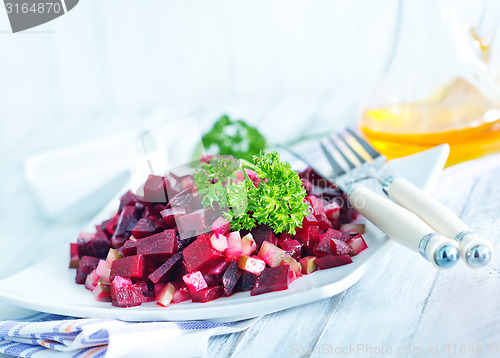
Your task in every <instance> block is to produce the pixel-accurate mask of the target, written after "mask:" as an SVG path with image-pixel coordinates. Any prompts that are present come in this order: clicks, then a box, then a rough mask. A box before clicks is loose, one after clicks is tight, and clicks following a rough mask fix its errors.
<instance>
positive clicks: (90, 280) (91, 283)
mask: <svg viewBox="0 0 500 358" xmlns="http://www.w3.org/2000/svg"><path fill="white" fill-rule="evenodd" d="M98 282H99V276H98V275H97V273H96V269H93V270H92V272H90V273H89V274H88V275H87V278H86V279H85V288H86V289H87V290H90V291H93V290H94V288H95V287H96V286H97V283H98Z"/></svg>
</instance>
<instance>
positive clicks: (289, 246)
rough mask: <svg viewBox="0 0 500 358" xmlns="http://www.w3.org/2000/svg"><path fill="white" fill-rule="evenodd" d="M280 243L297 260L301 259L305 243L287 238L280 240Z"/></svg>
mask: <svg viewBox="0 0 500 358" xmlns="http://www.w3.org/2000/svg"><path fill="white" fill-rule="evenodd" d="M279 245H280V247H281V248H282V249H283V250H285V252H286V253H287V255H290V256H291V257H293V258H294V259H295V260H298V259H300V256H301V253H302V247H303V246H304V244H302V243H300V242H298V241H297V240H294V239H289V238H285V239H280V240H279Z"/></svg>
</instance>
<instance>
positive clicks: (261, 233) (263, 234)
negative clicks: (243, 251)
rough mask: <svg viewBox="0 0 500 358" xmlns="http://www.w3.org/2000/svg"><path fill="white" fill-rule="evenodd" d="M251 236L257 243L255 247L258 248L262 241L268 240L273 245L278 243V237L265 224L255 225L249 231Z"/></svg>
mask: <svg viewBox="0 0 500 358" xmlns="http://www.w3.org/2000/svg"><path fill="white" fill-rule="evenodd" d="M251 233H252V237H253V239H254V240H255V243H256V244H257V249H260V246H261V245H262V243H263V242H264V241H269V242H270V243H271V244H273V245H277V244H278V238H277V237H276V236H275V235H274V232H273V229H271V228H270V227H269V226H267V225H263V224H261V225H257V226H256V227H254V228H253V229H252V231H251Z"/></svg>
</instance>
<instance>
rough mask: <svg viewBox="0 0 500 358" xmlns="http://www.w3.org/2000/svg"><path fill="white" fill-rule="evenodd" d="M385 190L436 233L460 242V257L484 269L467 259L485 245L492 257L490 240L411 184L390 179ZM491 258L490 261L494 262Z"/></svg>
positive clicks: (387, 180) (400, 179) (385, 185)
mask: <svg viewBox="0 0 500 358" xmlns="http://www.w3.org/2000/svg"><path fill="white" fill-rule="evenodd" d="M384 190H385V191H386V193H387V195H389V197H390V198H391V199H392V200H394V201H395V202H396V203H398V204H399V205H401V206H403V207H405V208H406V209H408V210H410V211H412V212H414V213H415V214H417V215H418V216H419V217H420V218H421V219H422V220H423V221H425V222H426V223H427V224H429V225H430V226H431V227H432V228H433V229H434V230H435V231H436V232H439V233H440V234H442V235H444V236H446V237H449V238H452V239H455V240H456V241H458V242H459V243H460V252H461V257H462V259H463V260H464V261H465V262H466V263H468V264H469V265H470V266H472V267H480V266H482V265H474V264H473V262H472V261H471V260H470V258H469V257H468V255H470V252H471V249H472V248H473V247H475V246H476V245H483V247H485V248H487V249H488V250H489V251H490V252H491V254H493V247H492V245H491V243H490V242H489V241H488V240H485V239H483V238H481V237H479V236H478V235H475V234H473V233H471V232H470V229H469V227H468V226H467V225H466V224H465V223H464V222H463V221H462V220H461V219H460V218H459V217H458V216H457V215H456V214H455V213H454V212H453V211H452V210H451V209H450V208H448V207H447V206H445V205H444V204H442V203H440V202H439V201H437V200H436V199H434V198H432V197H431V196H430V195H429V194H427V193H426V192H424V191H422V190H420V189H419V188H417V187H416V186H415V185H413V184H411V183H410V182H409V181H408V180H406V179H404V178H401V177H396V178H393V177H389V178H387V179H386V180H385V181H384ZM491 254H490V258H489V259H488V261H489V260H490V259H491ZM483 263H484V262H483Z"/></svg>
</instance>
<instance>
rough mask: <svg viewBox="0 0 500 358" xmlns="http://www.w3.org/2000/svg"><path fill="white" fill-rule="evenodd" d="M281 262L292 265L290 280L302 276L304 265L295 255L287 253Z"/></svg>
mask: <svg viewBox="0 0 500 358" xmlns="http://www.w3.org/2000/svg"><path fill="white" fill-rule="evenodd" d="M281 264H282V265H288V266H290V274H291V275H290V278H291V279H290V282H292V281H293V280H295V279H297V278H299V277H302V266H301V265H300V264H299V263H298V262H297V260H295V259H294V258H293V257H291V256H288V255H285V257H284V258H283V261H282V262H281Z"/></svg>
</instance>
